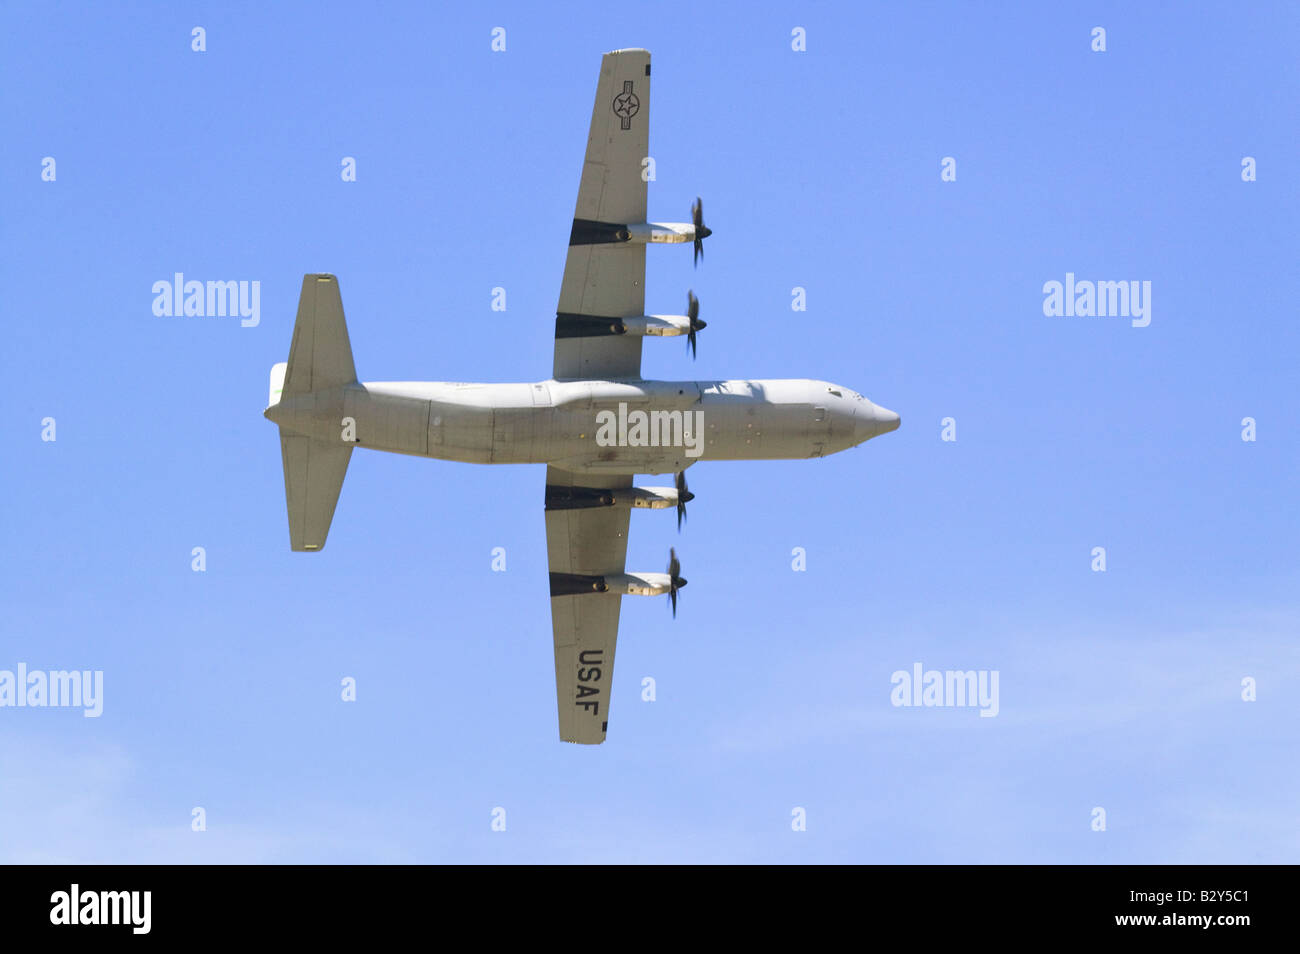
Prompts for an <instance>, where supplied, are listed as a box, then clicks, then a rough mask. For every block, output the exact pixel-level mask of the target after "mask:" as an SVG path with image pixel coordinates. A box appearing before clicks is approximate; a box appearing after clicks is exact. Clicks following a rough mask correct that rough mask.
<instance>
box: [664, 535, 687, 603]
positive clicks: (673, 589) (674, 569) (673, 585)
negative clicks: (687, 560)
mask: <svg viewBox="0 0 1300 954" xmlns="http://www.w3.org/2000/svg"><path fill="white" fill-rule="evenodd" d="M681 572H682V565H681V563H679V562H678V561H677V551H676V550H674V549H672V548H669V550H668V579H669V581H670V582H669V584H668V599H669V601H670V602H671V603H672V604H673V619H676V618H677V591H678V590H680V589H681V588H682V587H683V586H685V585H686V581H685V580H683V579H682V578H681V577H680V576H679V575H678V574H680V573H681Z"/></svg>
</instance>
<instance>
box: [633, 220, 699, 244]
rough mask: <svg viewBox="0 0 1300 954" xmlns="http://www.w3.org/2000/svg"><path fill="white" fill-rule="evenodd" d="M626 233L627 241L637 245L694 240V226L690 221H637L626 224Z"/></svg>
mask: <svg viewBox="0 0 1300 954" xmlns="http://www.w3.org/2000/svg"><path fill="white" fill-rule="evenodd" d="M627 235H628V241H629V242H635V243H637V244H639V245H649V244H651V243H655V244H658V243H661V242H662V243H667V244H670V245H677V244H680V243H682V242H692V241H694V240H695V226H694V225H692V224H691V223H690V222H638V223H637V224H635V225H629V226H627Z"/></svg>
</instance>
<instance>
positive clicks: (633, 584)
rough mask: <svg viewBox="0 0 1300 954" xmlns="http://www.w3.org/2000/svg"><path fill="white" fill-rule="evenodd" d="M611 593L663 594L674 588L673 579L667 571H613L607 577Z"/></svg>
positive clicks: (606, 580) (630, 594) (631, 594)
mask: <svg viewBox="0 0 1300 954" xmlns="http://www.w3.org/2000/svg"><path fill="white" fill-rule="evenodd" d="M605 585H606V586H608V587H609V592H611V593H626V594H627V595H628V596H663V595H664V594H665V593H667V592H668V591H669V590H671V589H672V586H673V581H672V577H670V576H669V575H668V574H667V573H611V574H610V575H608V576H606V577H605Z"/></svg>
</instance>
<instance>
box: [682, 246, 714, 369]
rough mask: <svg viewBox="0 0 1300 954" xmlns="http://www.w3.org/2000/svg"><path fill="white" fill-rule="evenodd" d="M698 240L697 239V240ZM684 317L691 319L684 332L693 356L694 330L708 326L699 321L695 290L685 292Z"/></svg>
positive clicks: (698, 304)
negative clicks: (687, 328) (688, 327)
mask: <svg viewBox="0 0 1300 954" xmlns="http://www.w3.org/2000/svg"><path fill="white" fill-rule="evenodd" d="M697 241H698V240H697ZM686 317H687V318H689V319H690V320H691V324H690V330H689V331H687V332H686V345H687V347H689V348H690V349H691V357H692V358H694V357H695V332H697V331H703V330H704V329H705V328H707V327H709V323H708V322H707V321H700V300H699V299H698V298H696V297H695V292H693V291H688V292H687V293H686Z"/></svg>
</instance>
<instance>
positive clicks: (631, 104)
mask: <svg viewBox="0 0 1300 954" xmlns="http://www.w3.org/2000/svg"><path fill="white" fill-rule="evenodd" d="M640 108H641V100H639V99H637V98H636V93H634V92H632V81H631V80H623V92H621V93H619V94H618V95H617V96H615V97H614V115H616V116H618V118H619V119H621V120H622V121H623V122H622V127H623V128H624V129H631V128H632V117H633V116H635V115H636V114H637V111H638V110H640Z"/></svg>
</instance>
